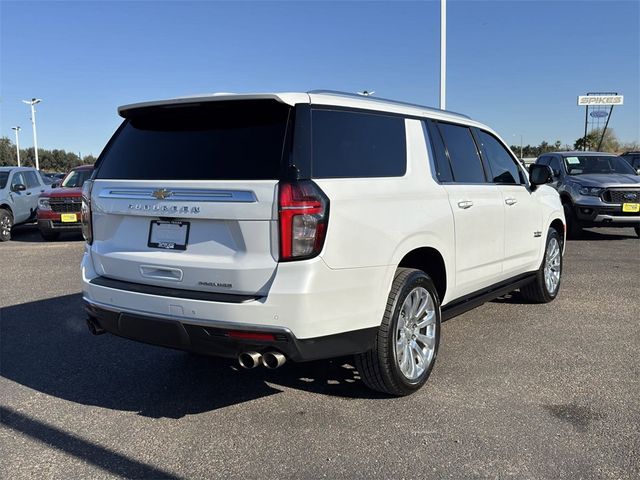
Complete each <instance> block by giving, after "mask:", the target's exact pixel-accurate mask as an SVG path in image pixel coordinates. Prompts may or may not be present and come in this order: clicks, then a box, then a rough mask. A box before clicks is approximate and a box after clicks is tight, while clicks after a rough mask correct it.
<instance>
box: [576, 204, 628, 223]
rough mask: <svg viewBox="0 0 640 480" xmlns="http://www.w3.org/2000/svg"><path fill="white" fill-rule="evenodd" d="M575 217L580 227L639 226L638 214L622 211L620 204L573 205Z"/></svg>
mask: <svg viewBox="0 0 640 480" xmlns="http://www.w3.org/2000/svg"><path fill="white" fill-rule="evenodd" d="M574 213H575V218H576V219H577V220H578V223H579V224H580V226H581V227H635V226H640V214H638V213H627V212H623V211H622V205H606V206H604V205H603V206H595V205H575V206H574Z"/></svg>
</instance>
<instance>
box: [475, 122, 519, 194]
mask: <svg viewBox="0 0 640 480" xmlns="http://www.w3.org/2000/svg"><path fill="white" fill-rule="evenodd" d="M477 132H478V140H479V141H480V146H481V148H482V153H483V155H484V157H485V160H486V161H487V163H488V164H489V169H490V170H491V177H492V180H493V183H507V184H520V183H522V182H521V175H520V169H519V168H518V166H517V165H516V163H515V160H514V159H513V157H512V156H511V155H510V154H509V152H508V151H507V149H506V148H504V147H503V146H502V144H501V143H500V142H499V141H498V139H497V138H495V137H494V136H493V135H491V134H489V133H487V132H484V131H482V130H479V131H478V130H477Z"/></svg>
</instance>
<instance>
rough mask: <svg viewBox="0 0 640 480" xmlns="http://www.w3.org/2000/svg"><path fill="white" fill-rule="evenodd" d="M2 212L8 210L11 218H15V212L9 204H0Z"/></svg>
mask: <svg viewBox="0 0 640 480" xmlns="http://www.w3.org/2000/svg"><path fill="white" fill-rule="evenodd" d="M0 210H8V211H9V213H10V214H11V216H13V210H12V209H11V206H10V205H9V204H8V203H0Z"/></svg>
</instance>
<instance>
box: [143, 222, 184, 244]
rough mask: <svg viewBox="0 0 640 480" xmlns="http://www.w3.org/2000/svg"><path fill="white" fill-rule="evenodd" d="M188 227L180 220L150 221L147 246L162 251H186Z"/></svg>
mask: <svg viewBox="0 0 640 480" xmlns="http://www.w3.org/2000/svg"><path fill="white" fill-rule="evenodd" d="M190 225H191V224H190V222H183V221H181V220H151V224H150V225H149V240H148V242H147V245H148V246H149V247H151V248H160V249H163V250H186V249H187V244H188V243H189V228H190Z"/></svg>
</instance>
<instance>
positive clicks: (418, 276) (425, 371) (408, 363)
mask: <svg viewBox="0 0 640 480" xmlns="http://www.w3.org/2000/svg"><path fill="white" fill-rule="evenodd" d="M439 343H440V301H439V299H438V292H437V291H436V289H435V286H434V284H433V282H432V281H431V279H430V278H429V276H428V275H426V274H425V273H424V272H423V271H421V270H414V269H411V268H399V269H398V270H397V271H396V274H395V278H394V280H393V285H392V287H391V293H390V294H389V299H388V301H387V308H386V310H385V313H384V317H383V319H382V324H381V325H380V327H379V329H378V335H377V338H376V343H375V345H374V347H373V348H372V349H371V350H370V351H368V352H366V353H362V354H359V355H356V358H355V361H356V367H357V369H358V371H359V372H360V376H361V377H362V381H363V382H364V383H365V385H367V386H368V387H369V388H371V389H373V390H377V391H379V392H383V393H387V394H390V395H396V396H404V395H409V394H411V393H413V392H415V391H416V390H418V389H420V387H422V386H423V385H424V384H425V382H426V381H427V379H428V378H429V375H430V374H431V370H432V369H433V365H434V363H435V361H436V355H437V353H438V345H439Z"/></svg>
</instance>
